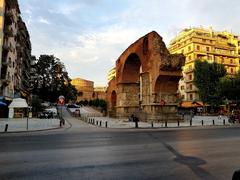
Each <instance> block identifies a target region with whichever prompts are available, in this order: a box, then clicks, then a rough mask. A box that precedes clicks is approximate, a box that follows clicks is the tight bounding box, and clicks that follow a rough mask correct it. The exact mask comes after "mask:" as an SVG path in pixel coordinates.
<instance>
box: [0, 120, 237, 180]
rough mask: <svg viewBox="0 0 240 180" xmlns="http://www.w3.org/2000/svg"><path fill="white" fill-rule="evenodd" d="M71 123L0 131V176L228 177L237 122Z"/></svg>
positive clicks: (233, 162)
mask: <svg viewBox="0 0 240 180" xmlns="http://www.w3.org/2000/svg"><path fill="white" fill-rule="evenodd" d="M70 120H71V124H72V128H68V129H65V130H63V129H61V130H54V131H47V132H35V133H29V134H26V133H20V134H7V135H5V134H1V135H0V179H1V180H2V179H23V180H32V179H39V180H40V179H41V180H42V179H43V180H48V179H69V180H70V179H124V180H125V179H129V180H133V179H136V180H139V179H178V180H179V179H187V180H190V179H191V180H192V179H224V180H226V179H231V177H232V174H233V172H234V170H236V169H240V155H239V154H240V129H239V128H237V127H236V128H234V127H230V128H207V129H203V128H199V129H198V128H194V129H178V130H176V129H163V130H143V129H142V130H140V129H137V130H135V129H126V130H119V129H104V128H97V127H93V126H89V125H87V124H84V123H82V122H79V121H74V120H73V119H70Z"/></svg>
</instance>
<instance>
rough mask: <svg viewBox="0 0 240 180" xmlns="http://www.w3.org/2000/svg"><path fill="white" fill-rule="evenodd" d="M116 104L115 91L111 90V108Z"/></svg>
mask: <svg viewBox="0 0 240 180" xmlns="http://www.w3.org/2000/svg"><path fill="white" fill-rule="evenodd" d="M116 104H117V93H116V91H112V94H111V107H112V108H114V107H116Z"/></svg>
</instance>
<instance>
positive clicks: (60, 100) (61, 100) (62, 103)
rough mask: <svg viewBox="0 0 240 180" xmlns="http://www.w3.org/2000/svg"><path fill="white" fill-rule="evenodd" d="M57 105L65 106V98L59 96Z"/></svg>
mask: <svg viewBox="0 0 240 180" xmlns="http://www.w3.org/2000/svg"><path fill="white" fill-rule="evenodd" d="M58 104H59V105H64V104H65V97H64V96H59V97H58Z"/></svg>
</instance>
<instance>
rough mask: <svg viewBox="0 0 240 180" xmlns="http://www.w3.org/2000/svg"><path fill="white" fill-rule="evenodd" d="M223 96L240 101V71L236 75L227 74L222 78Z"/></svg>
mask: <svg viewBox="0 0 240 180" xmlns="http://www.w3.org/2000/svg"><path fill="white" fill-rule="evenodd" d="M220 89H221V94H222V97H223V98H225V99H228V100H231V101H237V102H239V101H240V93H239V92H240V71H238V73H237V74H236V76H235V77H231V76H225V77H223V78H221V80H220Z"/></svg>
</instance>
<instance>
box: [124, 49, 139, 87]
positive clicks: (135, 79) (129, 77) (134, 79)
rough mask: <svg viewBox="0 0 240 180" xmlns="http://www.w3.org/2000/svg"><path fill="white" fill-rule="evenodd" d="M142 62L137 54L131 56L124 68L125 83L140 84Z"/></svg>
mask: <svg viewBox="0 0 240 180" xmlns="http://www.w3.org/2000/svg"><path fill="white" fill-rule="evenodd" d="M140 66H141V61H140V59H139V57H138V55H137V54H135V53H133V54H130V55H129V56H128V58H127V60H126V61H125V64H124V68H123V72H122V74H123V76H122V77H123V82H124V83H139V76H140Z"/></svg>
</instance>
